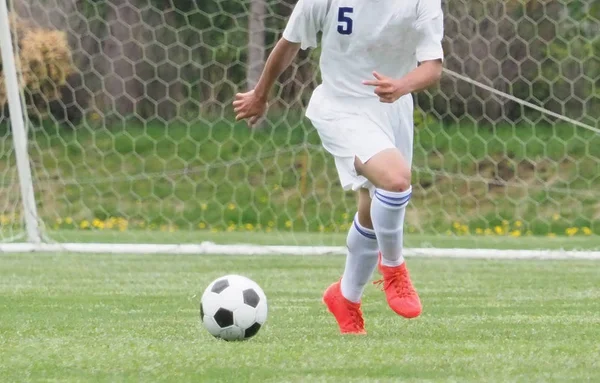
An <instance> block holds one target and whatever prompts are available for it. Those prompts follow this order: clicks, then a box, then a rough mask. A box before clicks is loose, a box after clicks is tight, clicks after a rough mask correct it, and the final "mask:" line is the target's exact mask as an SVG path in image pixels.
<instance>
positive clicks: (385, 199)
mask: <svg viewBox="0 0 600 383" xmlns="http://www.w3.org/2000/svg"><path fill="white" fill-rule="evenodd" d="M355 168H356V170H357V172H358V173H359V174H361V175H363V176H364V177H366V178H367V179H368V180H369V181H370V182H371V183H372V184H373V185H375V187H376V189H375V193H374V198H373V201H372V203H371V209H370V212H371V220H372V222H373V227H374V231H375V234H376V236H377V241H378V245H379V250H380V253H381V263H380V267H379V269H380V271H381V273H382V274H383V278H384V290H385V292H386V297H387V300H388V303H389V305H390V307H391V308H392V309H393V310H394V311H395V312H396V313H398V314H399V315H402V316H404V317H406V318H414V317H417V316H419V315H420V314H421V310H422V307H421V302H420V299H419V296H418V295H417V292H416V290H415V289H414V287H413V285H412V282H411V280H410V276H409V274H408V270H407V268H406V264H405V262H404V257H403V255H402V246H403V236H404V216H405V214H406V206H407V204H408V202H409V200H410V197H411V192H412V188H411V186H410V178H411V173H410V167H409V165H408V162H407V161H406V160H405V159H404V157H403V156H402V154H401V153H400V151H399V150H398V149H386V150H383V151H381V152H379V153H377V154H376V155H374V156H372V157H371V158H370V159H369V160H368V161H366V162H365V163H363V162H361V161H360V160H359V159H356V160H355Z"/></svg>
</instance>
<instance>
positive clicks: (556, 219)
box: [552, 213, 560, 221]
mask: <svg viewBox="0 0 600 383" xmlns="http://www.w3.org/2000/svg"><path fill="white" fill-rule="evenodd" d="M559 219H560V215H559V214H557V213H554V214H552V220H553V221H558V220H559Z"/></svg>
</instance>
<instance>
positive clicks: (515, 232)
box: [510, 230, 521, 237]
mask: <svg viewBox="0 0 600 383" xmlns="http://www.w3.org/2000/svg"><path fill="white" fill-rule="evenodd" d="M510 236H511V237H520V236H521V230H513V231H511V232H510Z"/></svg>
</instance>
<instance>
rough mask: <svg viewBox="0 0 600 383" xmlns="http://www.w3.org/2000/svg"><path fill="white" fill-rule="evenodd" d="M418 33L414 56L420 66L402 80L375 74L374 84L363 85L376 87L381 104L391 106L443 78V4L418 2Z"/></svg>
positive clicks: (432, 1) (435, 0) (436, 1)
mask: <svg viewBox="0 0 600 383" xmlns="http://www.w3.org/2000/svg"><path fill="white" fill-rule="evenodd" d="M417 4H418V6H417V22H416V24H415V33H416V36H415V37H416V39H417V46H416V52H415V56H416V59H417V61H418V62H419V63H420V65H419V66H418V67H417V68H416V69H414V70H413V71H411V72H409V73H408V74H407V75H406V76H404V77H402V78H400V79H392V78H389V77H385V76H382V75H380V74H379V73H376V72H374V73H373V76H375V80H369V81H364V84H365V85H370V86H374V87H375V94H377V95H378V96H379V100H380V101H381V102H387V103H392V102H394V101H396V100H398V99H399V98H400V97H402V96H404V95H406V94H409V93H413V92H418V91H420V90H423V89H426V88H428V87H430V86H431V85H433V84H435V83H437V82H438V81H439V79H440V77H441V76H442V60H443V58H444V51H443V49H442V38H443V36H444V15H443V13H442V4H441V0H418V2H417Z"/></svg>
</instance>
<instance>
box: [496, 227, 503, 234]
mask: <svg viewBox="0 0 600 383" xmlns="http://www.w3.org/2000/svg"><path fill="white" fill-rule="evenodd" d="M494 232H495V233H496V234H498V235H502V234H504V229H503V228H502V226H495V227H494Z"/></svg>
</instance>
